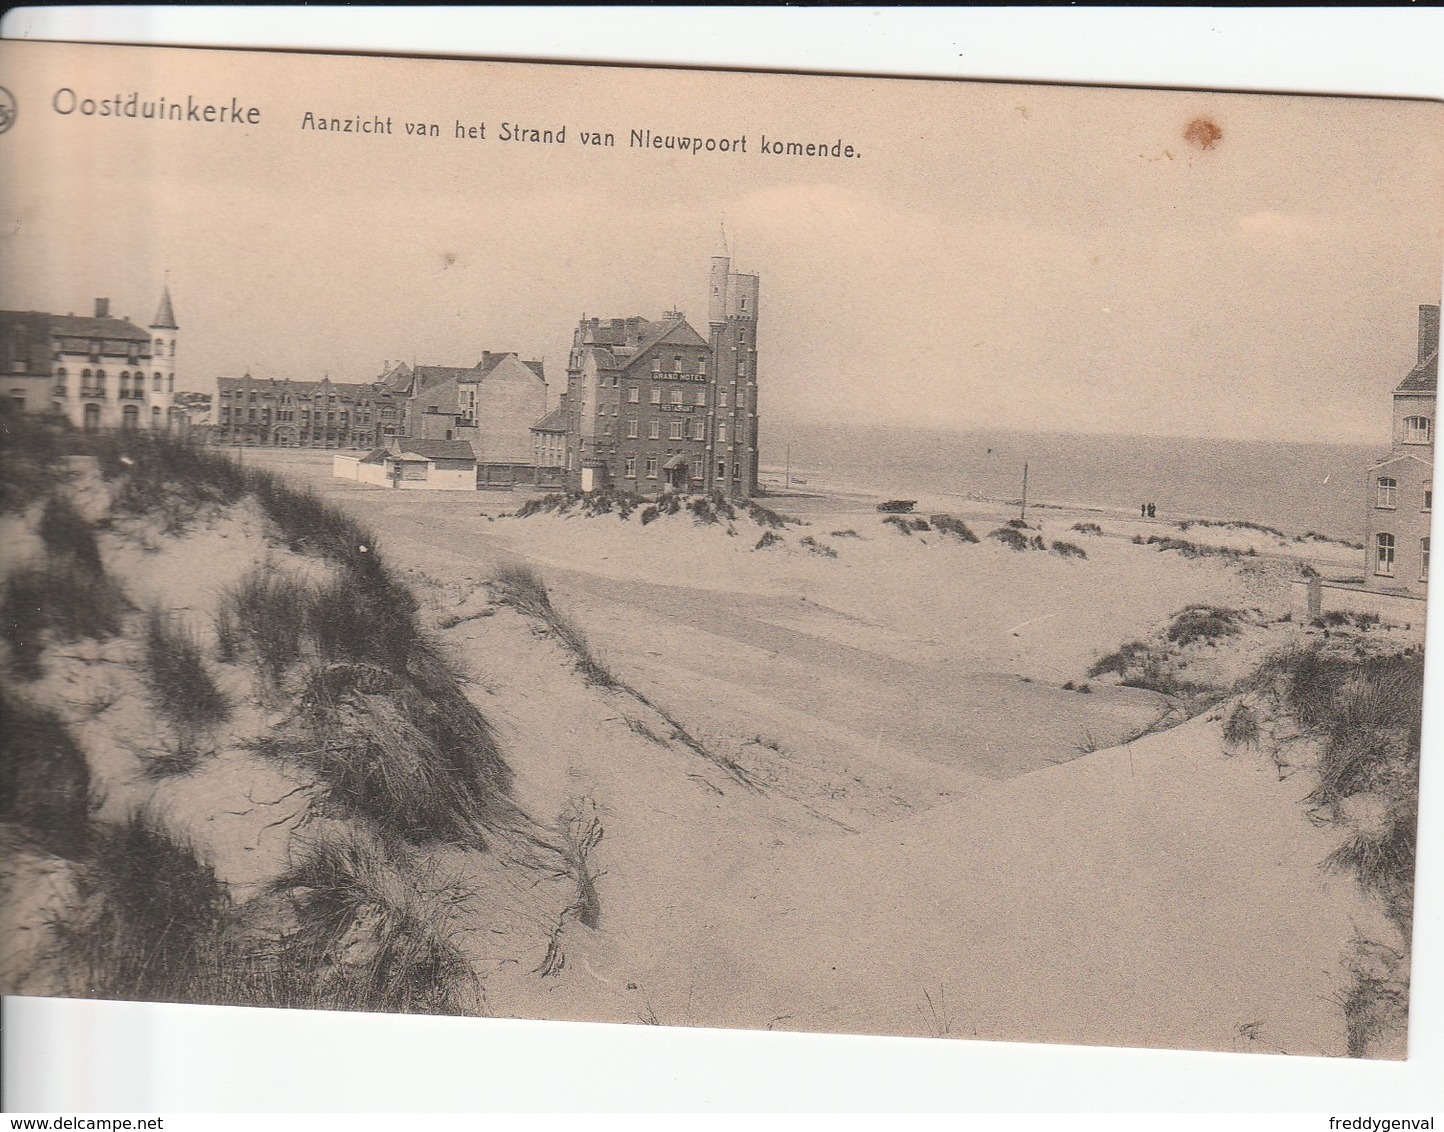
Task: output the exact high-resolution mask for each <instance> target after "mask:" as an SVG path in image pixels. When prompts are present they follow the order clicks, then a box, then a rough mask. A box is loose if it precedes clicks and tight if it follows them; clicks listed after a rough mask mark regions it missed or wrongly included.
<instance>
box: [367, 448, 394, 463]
mask: <svg viewBox="0 0 1444 1132" xmlns="http://www.w3.org/2000/svg"><path fill="white" fill-rule="evenodd" d="M388 455H389V453H388V452H387V450H386V449H385V448H373V449H371V451H370V452H368V453H366V455H364V456H362V457H361V461H360V462H361V463H363V464H384V463H385V462H386V457H387V456H388Z"/></svg>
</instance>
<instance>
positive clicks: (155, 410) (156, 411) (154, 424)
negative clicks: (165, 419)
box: [150, 405, 160, 428]
mask: <svg viewBox="0 0 1444 1132" xmlns="http://www.w3.org/2000/svg"><path fill="white" fill-rule="evenodd" d="M150 427H151V428H160V406H159V405H152V406H151V407H150Z"/></svg>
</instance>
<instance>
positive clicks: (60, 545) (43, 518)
mask: <svg viewBox="0 0 1444 1132" xmlns="http://www.w3.org/2000/svg"><path fill="white" fill-rule="evenodd" d="M36 534H38V535H39V536H40V541H41V542H42V543H44V544H45V549H46V551H47V552H48V553H49V554H50V555H51V556H52V557H54V558H57V559H62V560H63V559H68V560H70V561H73V562H74V563H75V564H76V565H77V566H79V567H82V568H84V569H89V570H91V571H93V572H95V573H100V572H101V564H100V544H99V543H97V542H96V539H95V527H94V525H93V524H92V523H91V522H90V521H89V520H88V519H86V518H85V517H84V516H83V515H81V514H80V512H79V511H77V510H76V509H75V505H74V504H73V503H71V502H70V500H69V498H67V497H66V496H64V495H60V494H54V495H51V496H50V497H49V498H48V499H46V501H45V506H44V507H43V508H42V509H41V512H40V522H39V524H38V525H37V526H36Z"/></svg>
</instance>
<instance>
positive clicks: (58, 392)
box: [50, 385, 70, 397]
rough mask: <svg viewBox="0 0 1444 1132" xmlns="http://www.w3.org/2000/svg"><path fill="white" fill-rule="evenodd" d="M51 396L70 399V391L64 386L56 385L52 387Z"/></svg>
mask: <svg viewBox="0 0 1444 1132" xmlns="http://www.w3.org/2000/svg"><path fill="white" fill-rule="evenodd" d="M50 396H52V397H69V396H70V390H69V389H67V388H66V387H65V386H63V385H55V386H52V387H51V389H50Z"/></svg>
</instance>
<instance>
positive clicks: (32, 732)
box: [0, 689, 92, 860]
mask: <svg viewBox="0 0 1444 1132" xmlns="http://www.w3.org/2000/svg"><path fill="white" fill-rule="evenodd" d="M0 711H3V718H4V729H5V757H4V759H0V821H3V822H7V823H12V824H14V825H16V826H19V827H20V828H21V829H22V830H23V831H24V832H25V833H26V835H27V836H28V837H29V839H30V840H32V841H33V842H34V843H35V844H37V845H39V846H40V847H41V848H43V849H45V850H46V851H47V852H50V853H54V854H56V855H57V856H60V857H66V858H69V859H70V860H79V859H80V858H81V856H82V855H83V854H84V852H85V849H86V846H87V845H88V843H89V834H90V826H89V819H90V810H91V804H92V799H91V793H90V767H89V764H88V763H87V762H86V761H85V755H84V753H83V752H82V751H81V750H80V748H79V746H77V745H76V743H75V740H74V738H73V737H72V736H71V733H70V729H69V728H68V727H67V726H66V724H65V721H64V720H62V719H61V718H60V717H59V716H58V715H57V714H56V713H55V712H54V711H52V710H51V709H49V708H47V707H42V706H40V705H38V704H35V703H32V702H30V701H29V700H26V699H22V698H20V697H18V696H15V695H13V694H11V693H9V692H7V691H5V690H3V689H0Z"/></svg>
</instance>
